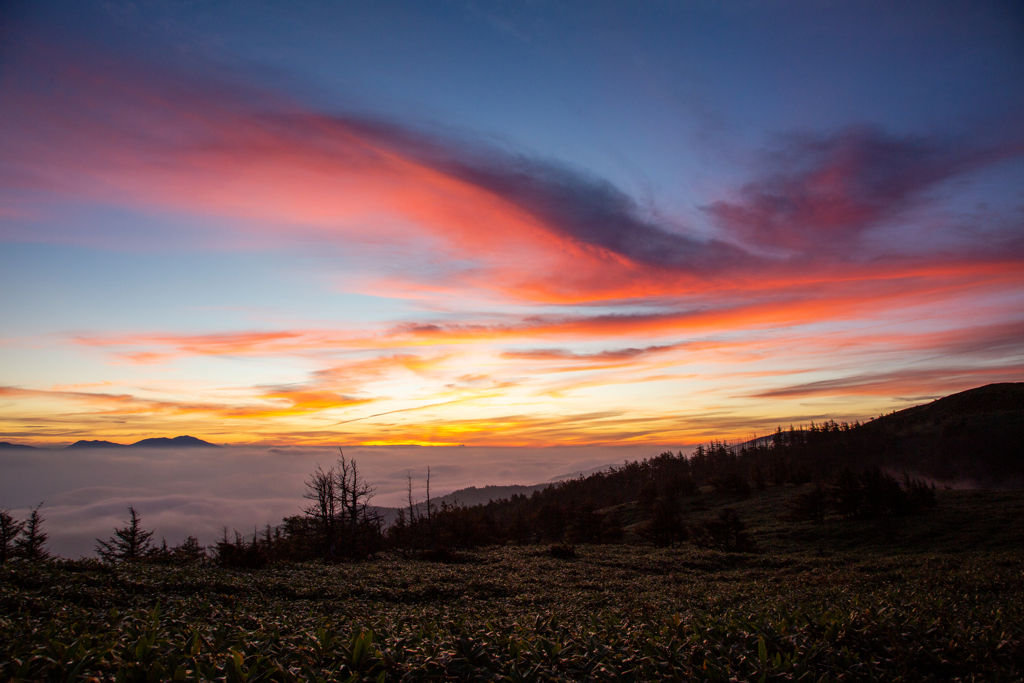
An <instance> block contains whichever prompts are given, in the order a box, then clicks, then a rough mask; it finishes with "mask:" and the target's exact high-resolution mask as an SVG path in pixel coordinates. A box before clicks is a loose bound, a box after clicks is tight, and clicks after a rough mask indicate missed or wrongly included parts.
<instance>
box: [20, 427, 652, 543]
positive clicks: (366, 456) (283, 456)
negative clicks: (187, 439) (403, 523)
mask: <svg viewBox="0 0 1024 683" xmlns="http://www.w3.org/2000/svg"><path fill="white" fill-rule="evenodd" d="M662 450H664V449H659V448H658V447H656V446H649V445H648V446H637V445H629V446H603V447H593V446H588V447H584V446H575V447H551V448H474V447H468V446H467V447H430V448H427V447H412V446H396V447H352V448H346V449H345V456H346V457H348V458H354V459H355V460H356V462H357V463H358V467H359V471H360V473H361V474H362V475H364V476H365V478H366V480H367V481H368V482H370V483H372V484H373V485H374V486H375V488H376V490H375V495H374V498H373V500H372V502H373V504H375V505H381V506H388V507H399V506H401V505H403V503H404V501H405V496H406V476H407V474H411V475H412V477H413V484H414V495H415V497H416V499H417V500H423V499H424V497H425V496H424V488H423V486H424V482H425V479H426V474H427V466H428V465H429V466H430V472H431V479H430V482H431V491H430V492H431V496H432V497H438V496H442V495H445V494H447V493H450V492H452V491H455V490H458V489H461V488H466V487H468V486H477V487H481V486H486V485H512V484H527V485H528V484H538V483H543V482H547V481H551V480H553V479H557V478H562V477H565V476H566V475H572V474H574V473H577V472H581V471H589V470H593V469H595V468H600V467H604V466H608V465H612V464H621V463H622V462H623V461H624V460H627V459H628V460H634V459H641V458H645V457H650V456H653V455H657V454H658V453H659V452H661V451H662ZM337 456H338V449H337V448H309V447H274V448H270V447H240V446H232V447H223V448H181V449H178V448H119V449H110V450H107V449H97V450H92V449H81V450H79V449H73V450H25V451H20V450H19V451H4V452H0V509H9V510H10V511H11V513H12V514H13V515H14V516H15V517H17V518H19V519H24V518H25V517H26V516H27V515H28V512H29V509H30V508H31V507H33V506H35V505H37V504H39V503H43V507H42V509H41V513H42V515H43V517H44V519H45V522H44V525H43V530H44V531H45V532H46V533H48V534H49V543H48V547H49V549H50V550H51V551H52V552H53V553H55V554H57V555H60V556H62V557H68V558H77V557H82V556H86V557H91V556H93V555H94V554H95V553H94V549H95V546H96V540H95V539H96V538H103V539H106V538H109V537H110V536H111V535H112V533H113V529H114V527H115V526H123V525H124V521H125V520H126V519H127V517H128V511H127V508H128V506H129V505H133V506H135V509H136V510H138V511H139V513H140V514H141V517H142V523H143V526H144V527H145V528H146V529H149V530H153V531H155V537H154V538H155V540H156V541H157V542H159V541H160V539H161V538H163V539H166V540H167V543H168V544H170V545H174V544H177V543H179V542H180V541H181V540H183V539H184V538H185V537H186V536H189V535H194V536H196V537H198V538H199V541H200V542H201V543H203V544H210V543H213V542H214V541H215V540H216V539H217V538H220V536H221V534H222V530H223V528H224V527H227V528H228V529H229V530H231V531H232V535H233V531H234V530H237V531H238V532H239V533H242V534H244V535H250V536H251V534H252V533H253V529H254V528H255V527H259V528H260V529H262V528H263V527H264V526H265V525H266V524H268V523H269V524H270V525H271V526H274V525H277V524H279V523H280V522H281V520H282V519H283V518H284V517H286V516H290V515H295V514H299V513H300V511H301V508H302V506H303V504H304V503H305V501H304V500H303V497H302V495H303V492H304V491H305V482H306V480H308V479H309V475H310V473H311V472H313V470H314V469H315V468H316V466H317V465H318V464H320V465H322V466H323V467H324V468H325V469H326V468H327V467H329V466H331V465H332V464H334V462H335V460H336V459H337Z"/></svg>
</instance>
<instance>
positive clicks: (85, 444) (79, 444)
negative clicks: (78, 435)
mask: <svg viewBox="0 0 1024 683" xmlns="http://www.w3.org/2000/svg"><path fill="white" fill-rule="evenodd" d="M68 448H125V445H124V444H123V443H114V442H113V441H99V440H95V441H87V440H85V439H82V440H81V441H76V442H74V443H73V444H71V445H70V446H68Z"/></svg>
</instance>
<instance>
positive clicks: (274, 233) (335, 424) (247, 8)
mask: <svg viewBox="0 0 1024 683" xmlns="http://www.w3.org/2000/svg"><path fill="white" fill-rule="evenodd" d="M1006 381H1024V9H1022V7H1021V5H1020V4H1019V3H1013V2H970V3H967V2H941V1H928V2H903V3H888V2H870V1H868V2H842V1H839V0H834V1H827V2H795V1H794V2H784V1H779V2H771V1H758V2H744V1H740V2H729V3H725V2H713V1H712V2H653V1H652V2H646V1H643V0H639V1H638V2H630V3H613V2H600V1H597V2H470V1H466V2H456V1H452V2H440V1H439V2H419V3H410V2H388V1H386V0H385V1H381V2H358V3H334V2H312V1H301V0H300V1H297V2H293V3H277V2H258V1H255V2H254V1H247V2H219V1H218V2H203V3H182V2H173V3H172V2H158V1H152V2H151V1H143V2H121V1H119V0H110V1H108V2H102V3H101V2H95V3H81V2H46V1H43V2H31V3H29V2H25V3H18V2H13V3H5V4H4V5H3V6H2V7H0V441H9V442H14V443H20V444H28V445H35V446H51V447H56V446H62V445H66V444H69V443H72V442H74V441H77V440H79V439H104V440H110V441H115V442H119V443H131V442H134V441H138V440H140V439H143V438H149V437H157V436H177V435H181V434H189V435H192V436H195V437H198V438H201V439H205V440H207V441H211V442H214V443H218V444H232V445H235V446H239V447H241V446H246V447H247V448H250V450H245V451H244V452H247V453H248V452H259V453H266V452H269V451H268V449H269V448H272V447H280V446H291V447H325V448H326V447H333V446H344V447H347V448H354V447H357V446H364V447H369V446H395V445H404V444H416V445H420V446H439V447H440V446H443V447H446V448H447V447H458V446H459V445H460V444H466V445H467V447H468V448H479V449H494V448H519V449H524V448H542V447H543V448H546V449H553V450H548V451H543V452H546V453H548V455H547V456H543V457H544V458H546V459H547V460H548V462H549V465H550V466H549V468H548V470H546V471H545V472H540V471H539V470H538V471H536V472H535V471H534V470H524V471H523V472H522V473H521V474H522V478H526V477H527V476H528V475H529V476H531V477H532V476H541V475H542V474H554V473H556V472H555V470H557V469H559V468H560V467H561V466H562V465H563V464H565V465H569V464H573V463H576V462H577V461H578V460H587V458H581V456H580V455H579V451H577V450H573V449H575V448H578V447H604V448H609V447H616V448H627V447H628V448H630V449H636V450H630V451H629V452H630V453H633V452H638V453H639V452H647V451H648V450H649V451H650V454H652V455H654V454H656V453H657V452H658V451H659V449H660V448H662V447H669V448H678V449H683V448H689V447H692V446H695V445H696V444H698V443H701V442H706V441H708V440H710V439H725V440H729V441H733V442H735V441H737V440H741V439H746V438H750V437H752V436H755V435H759V434H765V433H767V432H769V431H773V430H774V429H775V428H776V426H778V425H782V426H783V427H788V425H790V424H794V425H801V424H809V423H810V422H812V421H819V422H820V421H822V420H826V419H836V420H849V421H853V420H862V421H863V420H866V419H870V418H871V417H874V416H877V415H879V414H881V413H886V412H891V411H892V410H896V409H901V408H904V407H908V406H911V405H915V404H918V403H922V402H926V401H928V400H931V399H933V398H936V397H940V396H944V395H948V394H950V393H954V392H957V391H962V390H965V389H968V388H973V387H977V386H982V385H985V384H989V383H993V382H1006ZM251 448H257V450H256V451H252V450H251ZM558 449H561V450H558ZM566 449H568V450H566ZM645 449H646V450H645ZM241 452H243V451H239V453H241ZM372 452H373V451H366V453H367V454H368V455H366V456H364V459H367V458H372V457H373V456H372V455H369V454H372ZM416 452H420V451H416ZM422 452H423V453H429V452H430V451H427V450H424V451H422ZM481 452H483V451H481ZM486 452H487V453H492V452H494V453H497V452H499V451H486ZM570 452H571V453H572V455H571V456H570V455H565V454H566V453H570ZM444 453H446V454H448V455H445V456H444V458H448V459H450V460H452V461H453V462H455V461H457V459H458V455H457V454H458V453H459V451H452V450H445V451H444ZM453 453H454V455H452V454H453ZM619 453H620V452H619V451H616V457H614V458H610V460H611V461H612V462H614V461H616V460H617V456H618V454H619ZM559 454H561V455H559ZM47 457H50V456H47ZM53 457H56V456H53ZM403 457H404V456H403ZM417 457H418V458H420V459H419V460H415V462H417V463H419V464H424V463H425V461H426V460H428V459H429V458H430V457H431V456H429V455H423V456H417ZM524 457H525V456H524ZM530 457H535V456H530ZM444 458H442V459H444ZM243 460H244V459H243ZM243 460H237V462H242V461H243ZM601 460H602V457H599V456H594V457H591V458H589V460H588V461H594V462H595V463H596V464H600V463H599V462H597V461H601ZM5 462H7V461H5ZM12 462H13V461H12ZM233 462H235V461H233ZM403 462H404V461H403ZM410 462H412V461H410ZM487 462H489V461H487V460H486V458H483V459H481V460H479V463H480V464H479V467H478V468H477V469H476V470H474V471H475V472H476V476H477V477H478V479H480V478H483V477H485V475H488V476H489V475H490V474H493V473H494V472H495V470H494V469H493V467H492V466H491V465H489V464H487ZM410 466H411V465H410ZM6 467H14V465H12V464H8V465H5V468H6ZM53 467H57V465H53ZM303 467H305V464H304V465H303ZM382 467H383V466H382ZM306 471H307V470H305V469H303V470H301V472H303V473H304V472H306ZM382 471H383V470H382ZM506 474H507V473H506ZM513 474H514V472H513ZM460 476H462V475H460ZM467 477H468V475H467V476H462V478H461V479H459V482H461V483H469V481H470V479H471V477H468V478H467ZM500 478H501V479H503V480H505V481H504V482H494V483H512V481H511V479H514V478H515V477H513V476H512V475H511V474H510V475H509V476H508V477H506V476H504V475H502V477H500ZM477 483H488V482H486V481H478V482H477ZM521 483H535V482H533V481H522V482H521ZM449 488H454V485H453V486H451V487H449ZM33 493H34V492H33ZM40 495H42V492H41V493H40ZM168 495H170V494H168ZM23 504H24V505H28V504H31V503H29V502H25V503H23ZM9 505H10V504H9ZM18 505H19V506H20V505H22V503H18ZM118 509H119V508H118ZM268 514H269V513H268ZM262 521H263V520H259V522H260V523H262ZM271 521H273V520H271Z"/></svg>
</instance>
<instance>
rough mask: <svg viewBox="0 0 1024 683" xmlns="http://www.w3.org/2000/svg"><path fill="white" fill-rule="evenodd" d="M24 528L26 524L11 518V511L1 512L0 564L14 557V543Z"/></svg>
mask: <svg viewBox="0 0 1024 683" xmlns="http://www.w3.org/2000/svg"><path fill="white" fill-rule="evenodd" d="M24 527H25V523H24V522H19V521H18V520H16V519H14V517H11V511H10V510H0V564H4V563H5V562H7V560H8V559H10V558H11V557H13V556H14V541H15V539H16V538H18V534H20V533H21V530H22V529H23V528H24Z"/></svg>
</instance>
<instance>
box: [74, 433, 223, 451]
mask: <svg viewBox="0 0 1024 683" xmlns="http://www.w3.org/2000/svg"><path fill="white" fill-rule="evenodd" d="M68 448H76V449H77V448H220V446H218V445H217V444H215V443H210V442H208V441H203V440H202V439H197V438H196V437H194V436H176V437H174V438H173V439H169V438H167V437H166V436H160V437H156V438H152V439H143V440H142V441H136V442H135V443H133V444H123V443H114V442H113V441H98V440H97V441H86V440H85V439H83V440H81V441H76V442H75V443H73V444H71V445H70V446H68Z"/></svg>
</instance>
